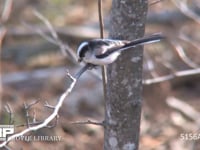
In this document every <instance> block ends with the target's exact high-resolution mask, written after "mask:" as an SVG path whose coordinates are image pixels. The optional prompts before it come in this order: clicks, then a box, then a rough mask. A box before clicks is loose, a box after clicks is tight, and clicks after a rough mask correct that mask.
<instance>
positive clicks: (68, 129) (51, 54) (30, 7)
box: [0, 0, 200, 150]
mask: <svg viewBox="0 0 200 150" xmlns="http://www.w3.org/2000/svg"><path fill="white" fill-rule="evenodd" d="M6 2H7V3H6ZM110 8H111V0H108V1H105V0H103V17H104V24H105V34H106V36H107V35H108V26H109V10H110ZM35 10H37V11H38V12H39V13H41V14H42V15H43V16H44V17H45V18H46V19H48V20H49V22H50V23H51V24H52V26H53V27H54V29H55V31H56V32H57V34H58V36H59V40H58V41H57V40H56V39H55V40H54V42H52V41H50V40H49V41H48V39H47V36H48V37H51V31H50V30H49V29H48V28H47V26H46V25H45V23H44V21H42V20H41V19H39V18H38V16H37V15H36V14H35V13H34V11H35ZM0 15H1V20H0V46H1V60H0V63H1V87H0V88H1V90H0V95H1V99H0V106H1V107H0V124H10V123H11V124H12V123H14V124H15V125H16V126H18V127H16V129H15V130H16V131H21V130H23V129H25V128H26V118H27V116H26V113H27V112H26V110H25V105H30V104H31V103H34V102H36V103H35V104H34V105H32V106H31V108H30V109H28V112H29V115H30V117H29V118H30V120H31V119H37V121H43V120H44V119H45V118H46V117H47V116H48V115H49V114H50V113H51V112H52V110H51V109H50V108H47V107H44V105H45V104H46V103H48V104H49V105H55V104H56V102H57V98H58V97H59V96H60V95H61V94H62V92H63V91H64V90H65V89H66V88H67V87H68V86H69V79H68V78H67V77H66V73H67V71H69V72H70V73H72V74H75V73H76V72H77V71H78V70H79V69H80V68H81V66H80V65H79V64H78V63H77V62H75V61H72V59H71V56H70V57H68V56H65V55H64V54H63V51H62V50H61V48H60V46H59V42H60V43H63V45H64V48H66V47H68V46H69V47H70V48H72V49H73V50H74V52H76V48H77V46H78V45H79V43H80V42H81V41H84V40H88V39H91V38H98V37H99V23H98V7H97V1H92V0H84V1H78V0H76V1H74V0H42V1H40V0H17V1H16V0H15V1H14V0H13V1H12V0H1V1H0ZM158 32H162V33H163V34H165V35H166V36H167V37H168V38H167V40H166V41H162V42H160V43H156V44H152V45H147V46H145V52H144V98H143V113H142V122H141V123H142V125H141V138H140V149H141V150H188V149H191V150H197V149H200V142H199V140H194V139H193V140H191V139H189V137H188V140H186V139H185V140H183V139H182V138H181V135H182V134H184V137H185V138H186V137H187V135H188V133H194V134H198V135H199V138H200V128H199V127H200V120H199V118H200V59H199V58H200V44H199V43H200V2H199V1H198V0H193V1H188V2H187V0H184V1H179V0H161V1H159V2H156V1H153V0H149V11H148V17H147V23H146V35H149V34H152V33H158ZM41 33H42V35H43V36H44V35H47V36H45V37H46V38H45V37H42V36H41ZM56 42H57V45H56V44H55V43H56ZM97 74H99V75H101V73H100V70H98V69H97V70H94V71H91V72H90V71H88V72H87V73H85V74H84V75H83V76H81V78H80V80H79V81H78V83H77V85H76V87H75V89H74V90H73V91H72V93H71V95H70V96H69V97H68V98H67V99H66V100H65V103H64V105H63V106H62V108H61V110H60V112H59V118H58V120H55V122H57V123H56V126H55V127H53V128H51V129H48V128H44V129H41V130H39V131H36V132H33V133H30V134H33V135H52V136H54V135H59V136H61V137H62V140H61V141H59V142H25V141H17V142H10V143H9V147H10V148H11V149H17V150H19V149H30V150H36V149H44V150H45V149H48V150H54V149H59V150H60V149H65V150H74V149H77V150H94V149H95V150H101V149H103V133H104V131H103V128H102V127H100V126H95V125H78V124H73V123H72V122H77V121H87V120H88V119H89V120H96V121H102V120H103V118H104V98H103V90H102V82H101V80H100V79H99V78H98V77H97ZM160 81H163V82H160ZM54 124H55V123H54V122H52V125H54Z"/></svg>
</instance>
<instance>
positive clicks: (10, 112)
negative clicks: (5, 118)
mask: <svg viewBox="0 0 200 150" xmlns="http://www.w3.org/2000/svg"><path fill="white" fill-rule="evenodd" d="M5 109H6V111H7V112H8V114H9V124H10V125H11V124H13V123H14V120H13V111H12V108H11V107H10V105H9V104H8V103H7V104H6V105H5Z"/></svg>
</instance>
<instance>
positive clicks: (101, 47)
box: [94, 39, 127, 58]
mask: <svg viewBox="0 0 200 150" xmlns="http://www.w3.org/2000/svg"><path fill="white" fill-rule="evenodd" d="M126 43H127V41H120V40H111V39H103V40H102V39H96V40H95V41H94V45H95V51H94V54H95V56H96V57H97V58H98V56H104V54H110V51H113V50H114V49H119V48H121V47H122V46H124V45H125V44H126ZM106 56H107V55H106Z"/></svg>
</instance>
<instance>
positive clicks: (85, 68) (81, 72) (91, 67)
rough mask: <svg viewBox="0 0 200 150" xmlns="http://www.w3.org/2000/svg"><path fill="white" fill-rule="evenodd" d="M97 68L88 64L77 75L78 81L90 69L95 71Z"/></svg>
mask: <svg viewBox="0 0 200 150" xmlns="http://www.w3.org/2000/svg"><path fill="white" fill-rule="evenodd" d="M94 67H95V66H94V65H92V64H86V65H85V66H83V67H82V68H81V69H80V70H79V71H78V72H77V73H76V75H75V78H76V80H78V79H79V78H80V76H81V75H82V74H83V73H84V72H85V71H87V70H88V69H93V68H94Z"/></svg>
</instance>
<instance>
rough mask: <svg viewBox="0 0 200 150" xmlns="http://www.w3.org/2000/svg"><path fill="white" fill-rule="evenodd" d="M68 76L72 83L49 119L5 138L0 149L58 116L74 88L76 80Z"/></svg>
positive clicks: (44, 125)
mask: <svg viewBox="0 0 200 150" xmlns="http://www.w3.org/2000/svg"><path fill="white" fill-rule="evenodd" d="M68 76H69V77H70V78H71V79H72V83H71V85H70V86H69V88H68V89H67V90H66V91H65V92H64V93H63V94H62V95H61V96H60V98H59V100H58V103H57V104H56V106H55V109H54V111H53V112H52V114H51V115H50V116H49V117H47V118H46V119H45V120H44V122H42V123H41V124H39V125H36V126H32V127H29V128H27V129H25V130H23V131H22V132H19V133H16V134H13V135H11V136H10V137H8V138H7V140H6V141H4V142H2V143H1V144H0V148H1V147H4V146H5V145H6V144H7V143H8V142H9V141H11V140H13V139H15V138H16V137H19V136H22V135H24V134H26V133H28V132H31V131H36V130H39V129H41V128H43V127H46V126H47V125H48V124H49V123H50V122H51V121H52V120H53V119H54V118H55V117H56V116H57V115H58V111H59V110H60V108H61V106H62V105H63V102H64V100H65V99H66V97H67V96H68V95H69V94H70V93H71V91H72V90H73V88H74V87H75V85H76V82H77V80H76V79H75V78H74V77H73V76H72V75H70V74H69V73H68Z"/></svg>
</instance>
